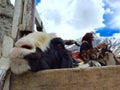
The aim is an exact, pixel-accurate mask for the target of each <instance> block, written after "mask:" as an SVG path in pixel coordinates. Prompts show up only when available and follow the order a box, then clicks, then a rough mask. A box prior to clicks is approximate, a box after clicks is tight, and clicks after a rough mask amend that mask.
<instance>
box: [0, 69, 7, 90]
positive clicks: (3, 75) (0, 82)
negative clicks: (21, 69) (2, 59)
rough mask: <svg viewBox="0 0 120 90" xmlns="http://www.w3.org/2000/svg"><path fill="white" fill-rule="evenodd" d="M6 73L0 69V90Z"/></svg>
mask: <svg viewBox="0 0 120 90" xmlns="http://www.w3.org/2000/svg"><path fill="white" fill-rule="evenodd" d="M6 72H7V70H4V69H0V90H2V89H3V84H4V80H5V76H6Z"/></svg>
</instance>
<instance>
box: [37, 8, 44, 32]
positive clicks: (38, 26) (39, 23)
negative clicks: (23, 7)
mask: <svg viewBox="0 0 120 90" xmlns="http://www.w3.org/2000/svg"><path fill="white" fill-rule="evenodd" d="M35 24H36V28H37V31H42V32H45V29H44V26H43V23H42V20H41V18H40V15H39V14H38V11H37V9H35Z"/></svg>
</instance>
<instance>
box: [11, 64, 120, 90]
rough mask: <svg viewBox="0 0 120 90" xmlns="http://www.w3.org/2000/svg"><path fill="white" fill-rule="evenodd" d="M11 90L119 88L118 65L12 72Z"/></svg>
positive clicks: (100, 89) (110, 89)
mask: <svg viewBox="0 0 120 90" xmlns="http://www.w3.org/2000/svg"><path fill="white" fill-rule="evenodd" d="M10 89H11V90H120V66H104V67H89V68H80V69H79V68H72V69H54V70H43V71H39V72H26V73H24V74H21V75H15V74H12V76H11V87H10Z"/></svg>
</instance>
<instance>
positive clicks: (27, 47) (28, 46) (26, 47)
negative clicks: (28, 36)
mask: <svg viewBox="0 0 120 90" xmlns="http://www.w3.org/2000/svg"><path fill="white" fill-rule="evenodd" d="M21 48H25V49H32V48H33V47H32V46H31V45H22V46H21Z"/></svg>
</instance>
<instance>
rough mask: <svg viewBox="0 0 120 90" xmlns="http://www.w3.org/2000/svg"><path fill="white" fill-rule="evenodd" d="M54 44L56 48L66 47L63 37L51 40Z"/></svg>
mask: <svg viewBox="0 0 120 90" xmlns="http://www.w3.org/2000/svg"><path fill="white" fill-rule="evenodd" d="M51 43H52V45H53V46H54V48H56V49H65V43H64V41H63V40H62V39H61V38H59V37H58V38H54V39H53V40H51Z"/></svg>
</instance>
